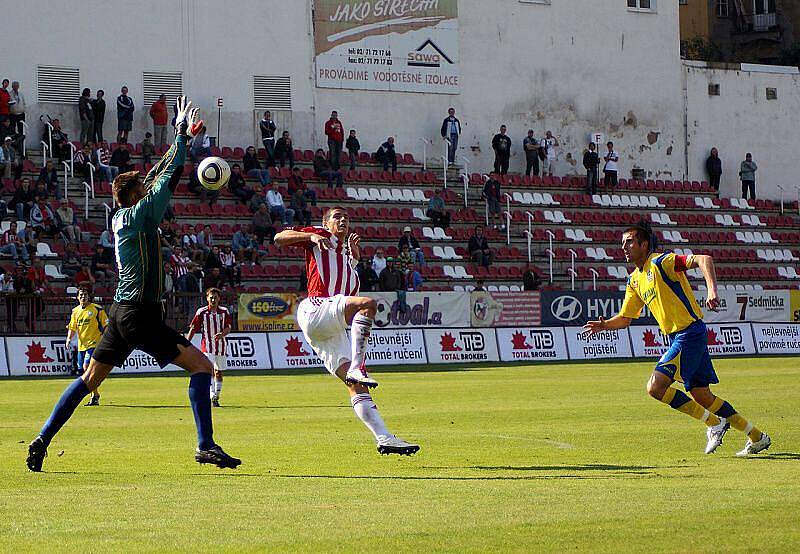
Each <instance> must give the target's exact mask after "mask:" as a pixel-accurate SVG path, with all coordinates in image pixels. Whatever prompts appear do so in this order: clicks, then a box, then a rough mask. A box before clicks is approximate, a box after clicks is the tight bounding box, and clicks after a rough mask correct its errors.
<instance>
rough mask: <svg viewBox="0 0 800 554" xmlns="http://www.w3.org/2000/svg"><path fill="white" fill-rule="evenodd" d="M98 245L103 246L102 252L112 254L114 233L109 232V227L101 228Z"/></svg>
mask: <svg viewBox="0 0 800 554" xmlns="http://www.w3.org/2000/svg"><path fill="white" fill-rule="evenodd" d="M100 246H102V247H103V252H105V253H106V254H108V255H109V256H111V255H113V254H114V233H112V232H111V229H108V228H106V229H103V232H102V233H100Z"/></svg>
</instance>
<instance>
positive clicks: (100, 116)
mask: <svg viewBox="0 0 800 554" xmlns="http://www.w3.org/2000/svg"><path fill="white" fill-rule="evenodd" d="M105 95H106V93H105V92H104V91H103V89H98V91H97V97H96V98H95V99H94V100H92V113H93V114H94V137H93V138H92V142H95V143H97V142H103V123H104V121H105V119H106V101H105V100H104V99H103V97H104V96H105Z"/></svg>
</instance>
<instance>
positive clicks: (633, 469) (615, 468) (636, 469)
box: [469, 464, 663, 473]
mask: <svg viewBox="0 0 800 554" xmlns="http://www.w3.org/2000/svg"><path fill="white" fill-rule="evenodd" d="M469 469H478V470H485V471H612V472H630V473H651V472H650V470H651V469H663V468H661V467H655V466H626V465H617V464H575V465H552V466H545V465H541V466H470V467H469Z"/></svg>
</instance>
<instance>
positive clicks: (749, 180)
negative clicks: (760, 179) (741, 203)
mask: <svg viewBox="0 0 800 554" xmlns="http://www.w3.org/2000/svg"><path fill="white" fill-rule="evenodd" d="M757 170H758V164H757V163H756V162H754V161H753V155H752V154H751V153H750V152H748V153H747V155H746V156H745V157H744V161H743V162H742V163H741V165H740V166H739V178H740V179H741V180H742V198H744V199H745V200H747V192H748V191H749V192H750V199H751V200H755V199H756V171H757Z"/></svg>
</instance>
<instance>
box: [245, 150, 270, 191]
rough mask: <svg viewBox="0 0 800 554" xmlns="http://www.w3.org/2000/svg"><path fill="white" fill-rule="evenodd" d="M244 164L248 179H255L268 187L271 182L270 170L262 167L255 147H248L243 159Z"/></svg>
mask: <svg viewBox="0 0 800 554" xmlns="http://www.w3.org/2000/svg"><path fill="white" fill-rule="evenodd" d="M242 163H243V164H244V172H245V174H246V175H247V176H248V177H255V178H256V179H258V182H259V183H261V184H262V185H268V184H269V182H270V180H271V179H270V176H269V170H268V169H264V168H262V167H261V162H259V161H258V155H257V154H256V148H255V146H248V147H247V150H246V151H245V153H244V158H242Z"/></svg>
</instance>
